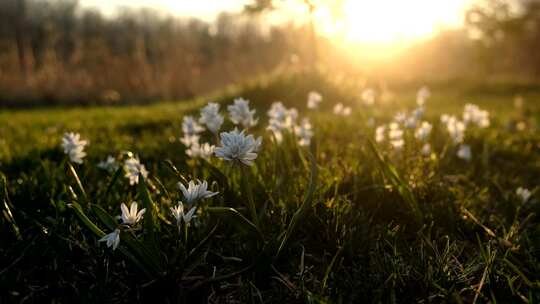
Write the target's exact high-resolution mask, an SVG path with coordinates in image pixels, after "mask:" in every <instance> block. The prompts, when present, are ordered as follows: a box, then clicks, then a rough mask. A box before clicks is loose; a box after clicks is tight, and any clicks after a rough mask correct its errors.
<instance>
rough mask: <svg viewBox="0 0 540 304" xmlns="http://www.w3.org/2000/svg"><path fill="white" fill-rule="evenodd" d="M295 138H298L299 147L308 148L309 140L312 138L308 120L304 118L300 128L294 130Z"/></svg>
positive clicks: (311, 129)
mask: <svg viewBox="0 0 540 304" xmlns="http://www.w3.org/2000/svg"><path fill="white" fill-rule="evenodd" d="M294 132H295V133H296V136H297V137H298V144H299V145H300V146H309V145H310V143H311V138H312V137H313V128H312V126H311V123H310V122H309V119H307V118H304V119H303V120H302V123H301V124H300V126H296V127H295V129H294Z"/></svg>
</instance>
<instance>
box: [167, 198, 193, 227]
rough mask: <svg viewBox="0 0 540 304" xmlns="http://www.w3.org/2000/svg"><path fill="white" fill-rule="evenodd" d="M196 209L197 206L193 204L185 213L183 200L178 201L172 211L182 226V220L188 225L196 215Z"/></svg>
mask: <svg viewBox="0 0 540 304" xmlns="http://www.w3.org/2000/svg"><path fill="white" fill-rule="evenodd" d="M195 211H197V207H196V206H193V207H191V209H190V210H189V211H188V212H187V213H184V204H183V203H182V202H178V205H177V206H176V207H171V213H172V215H173V217H174V218H175V220H176V225H178V226H180V224H181V222H182V221H184V223H185V224H186V225H189V223H190V222H191V220H192V219H193V218H194V217H195Z"/></svg>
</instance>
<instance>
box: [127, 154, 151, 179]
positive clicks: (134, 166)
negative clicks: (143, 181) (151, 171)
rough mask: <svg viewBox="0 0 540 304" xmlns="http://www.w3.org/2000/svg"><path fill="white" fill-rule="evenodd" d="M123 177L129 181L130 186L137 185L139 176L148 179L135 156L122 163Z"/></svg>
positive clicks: (145, 171)
mask: <svg viewBox="0 0 540 304" xmlns="http://www.w3.org/2000/svg"><path fill="white" fill-rule="evenodd" d="M124 171H125V177H126V178H127V179H129V184H130V185H136V184H138V183H139V175H142V177H143V178H147V177H148V171H147V170H146V168H145V167H144V165H143V164H141V162H140V161H139V158H138V157H136V156H131V157H129V158H128V159H126V161H125V162H124Z"/></svg>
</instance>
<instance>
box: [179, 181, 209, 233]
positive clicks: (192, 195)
mask: <svg viewBox="0 0 540 304" xmlns="http://www.w3.org/2000/svg"><path fill="white" fill-rule="evenodd" d="M178 187H179V188H180V190H181V191H182V194H183V196H184V200H185V201H186V203H187V205H189V206H191V208H190V209H189V210H188V211H187V212H185V209H186V208H187V207H186V206H185V205H184V203H183V202H182V201H179V202H178V205H176V207H172V208H171V213H172V215H173V217H174V218H175V220H176V224H177V225H178V227H180V225H181V224H182V221H183V222H184V224H185V225H189V224H190V223H191V220H192V219H193V218H194V217H195V212H196V211H197V206H196V205H195V203H197V202H198V201H200V200H203V199H206V198H210V197H213V196H215V195H217V194H218V192H212V191H208V190H207V189H208V183H207V182H206V181H202V182H201V181H197V182H195V181H190V182H189V183H188V187H187V188H186V186H184V184H182V183H178Z"/></svg>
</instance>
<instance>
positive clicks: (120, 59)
mask: <svg viewBox="0 0 540 304" xmlns="http://www.w3.org/2000/svg"><path fill="white" fill-rule="evenodd" d="M265 1H266V0H265ZM291 1H292V0H291ZM466 17H467V18H466V20H467V22H466V25H467V27H466V28H464V29H459V30H453V31H447V32H443V33H441V34H440V35H438V36H437V37H435V38H434V39H431V40H429V41H425V42H422V43H419V44H417V45H415V46H414V47H412V48H411V49H410V50H408V51H405V52H403V53H402V54H401V56H398V57H395V58H393V59H391V60H386V61H382V62H375V63H374V62H369V60H364V56H363V53H362V50H361V49H354V48H351V49H346V48H345V49H344V48H340V47H335V46H333V45H332V44H331V43H330V42H329V41H328V40H326V39H324V38H322V37H318V38H317V39H314V35H313V32H312V29H311V28H310V26H309V24H308V25H305V26H301V25H293V23H286V24H281V25H279V26H270V25H268V24H267V23H265V19H264V18H263V16H262V15H257V14H247V13H246V14H227V13H223V14H221V15H219V16H218V18H217V19H216V21H215V22H212V23H209V22H204V21H201V20H198V19H196V18H190V17H173V16H170V15H165V14H162V13H158V12H156V11H152V10H148V9H139V10H134V9H124V10H121V11H119V12H118V13H117V14H116V15H115V16H114V17H106V16H104V15H102V14H101V13H100V12H99V11H96V10H91V9H83V8H81V7H80V6H79V5H78V3H77V1H76V0H0V107H5V106H32V105H51V104H103V103H137V102H148V101H152V100H158V99H182V98H190V97H193V96H198V95H201V94H207V93H209V92H212V91H214V90H217V89H221V88H223V87H224V86H226V85H228V84H233V83H241V82H245V81H247V80H251V79H254V78H256V77H257V76H259V75H266V74H268V73H269V72H272V71H276V70H278V71H281V70H286V71H290V70H292V71H296V70H305V69H312V68H314V67H317V68H321V67H322V68H323V70H324V69H326V71H330V73H328V74H329V75H330V76H331V77H334V78H339V79H340V81H348V82H351V83H353V84H354V85H356V84H357V83H362V81H363V80H362V78H366V79H367V78H371V79H375V80H376V81H377V82H379V81H380V82H392V81H403V80H405V81H411V79H412V80H414V81H416V80H418V79H420V80H419V81H420V82H423V81H424V80H426V81H428V82H429V81H439V80H442V81H445V80H448V79H451V80H455V79H460V78H462V79H467V80H470V79H475V80H478V79H481V80H484V79H488V78H497V77H499V78H503V79H511V80H513V81H514V80H523V79H526V80H527V81H529V80H533V81H536V82H537V81H538V80H539V79H540V55H539V54H540V0H481V1H479V2H477V4H476V5H475V6H473V7H471V8H470V10H469V11H468V13H467V15H466ZM388 22H391V21H390V20H389V21H388ZM471 34H472V36H473V37H472V39H471ZM371 82H373V81H371Z"/></svg>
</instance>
